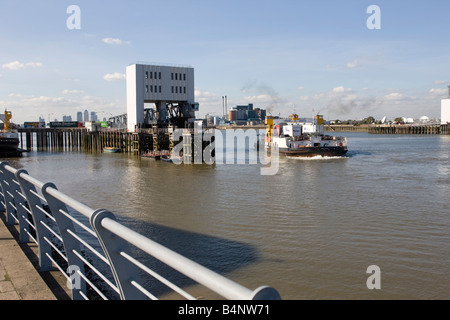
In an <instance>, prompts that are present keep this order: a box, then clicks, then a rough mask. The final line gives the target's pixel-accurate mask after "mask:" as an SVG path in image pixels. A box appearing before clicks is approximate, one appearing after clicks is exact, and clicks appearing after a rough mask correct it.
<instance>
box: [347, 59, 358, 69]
mask: <svg viewBox="0 0 450 320" xmlns="http://www.w3.org/2000/svg"><path fill="white" fill-rule="evenodd" d="M346 67H347V68H349V69H353V68H357V67H359V61H358V59H355V60H353V61H351V62H349V63H347V64H346Z"/></svg>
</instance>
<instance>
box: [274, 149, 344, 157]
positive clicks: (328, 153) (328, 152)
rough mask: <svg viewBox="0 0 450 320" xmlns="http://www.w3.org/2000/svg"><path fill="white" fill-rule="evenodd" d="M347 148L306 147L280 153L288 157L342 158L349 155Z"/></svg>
mask: <svg viewBox="0 0 450 320" xmlns="http://www.w3.org/2000/svg"><path fill="white" fill-rule="evenodd" d="M347 151H348V150H347V148H345V147H305V148H298V149H278V153H279V154H280V155H283V156H288V157H316V156H322V157H342V156H345V155H346V154H347Z"/></svg>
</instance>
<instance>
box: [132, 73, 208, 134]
mask: <svg viewBox="0 0 450 320" xmlns="http://www.w3.org/2000/svg"><path fill="white" fill-rule="evenodd" d="M126 83H127V85H126V87H127V128H128V131H130V132H134V131H136V129H137V128H141V127H146V125H150V123H149V119H146V112H145V110H144V104H146V103H153V104H154V105H155V108H154V112H152V113H151V117H152V118H153V119H152V120H153V121H154V122H153V125H157V126H159V127H164V126H168V125H173V126H176V127H182V128H183V127H187V123H188V122H189V120H190V119H193V118H195V112H196V111H198V109H199V107H198V103H196V102H195V95H194V69H193V68H191V67H188V66H181V67H180V66H161V65H147V64H133V65H130V66H128V67H127V69H126ZM148 114H149V113H147V115H148Z"/></svg>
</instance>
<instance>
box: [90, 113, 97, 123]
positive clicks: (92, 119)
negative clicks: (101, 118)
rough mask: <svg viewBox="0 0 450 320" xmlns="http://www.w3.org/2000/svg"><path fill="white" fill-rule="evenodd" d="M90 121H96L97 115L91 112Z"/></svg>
mask: <svg viewBox="0 0 450 320" xmlns="http://www.w3.org/2000/svg"><path fill="white" fill-rule="evenodd" d="M91 121H97V113H95V112H94V111H92V112H91Z"/></svg>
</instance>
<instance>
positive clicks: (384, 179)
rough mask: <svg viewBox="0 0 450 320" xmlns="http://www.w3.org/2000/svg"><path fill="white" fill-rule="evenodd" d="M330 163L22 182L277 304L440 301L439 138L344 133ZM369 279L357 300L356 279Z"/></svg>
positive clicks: (444, 212)
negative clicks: (41, 186)
mask: <svg viewBox="0 0 450 320" xmlns="http://www.w3.org/2000/svg"><path fill="white" fill-rule="evenodd" d="M346 136H347V137H348V140H349V149H350V151H349V153H348V155H347V157H345V158H337V159H334V158H332V159H309V160H298V159H288V158H281V159H280V167H279V170H278V173H277V174H276V175H274V176H262V175H261V174H260V172H261V171H260V166H259V165H250V164H223V165H220V164H215V165H208V164H203V165H175V164H170V163H165V162H158V161H152V160H150V159H139V158H136V157H134V156H129V155H124V154H84V153H32V154H29V155H28V156H27V157H24V158H22V159H20V160H18V165H20V166H23V167H24V168H26V169H27V170H28V172H29V173H30V174H32V175H33V176H35V177H36V178H38V179H40V180H42V181H52V182H54V183H55V184H56V185H57V186H58V188H59V189H60V190H61V191H63V192H67V193H70V194H71V195H72V196H73V197H74V198H75V199H79V200H80V201H82V202H85V203H86V204H88V205H90V206H91V207H94V208H97V207H103V208H106V209H109V210H111V211H112V212H114V213H116V214H117V215H118V216H120V217H121V219H123V221H125V223H128V224H129V225H130V226H131V227H132V228H134V229H135V230H138V231H139V232H142V233H144V234H147V235H148V236H150V237H153V238H155V239H157V241H158V242H160V243H162V244H165V245H167V246H169V247H173V248H174V249H176V250H180V251H182V252H183V253H184V254H187V255H188V256H189V257H191V258H193V259H194V260H196V261H199V262H201V263H202V264H205V265H207V266H209V267H211V268H212V269H214V270H216V271H218V272H220V273H223V274H225V275H226V276H228V277H230V278H232V279H233V280H235V281H237V282H239V283H241V284H243V285H245V286H247V287H249V288H256V287H258V286H260V285H263V284H265V285H270V286H273V287H274V288H276V289H277V290H279V292H280V293H281V295H282V297H283V298H284V299H365V298H368V299H372V298H373V299H397V298H398V299H407V298H413V299H415V298H419V299H436V298H437V299H448V298H450V295H449V291H448V288H449V287H450V276H449V274H448V261H449V260H448V256H449V255H450V249H449V246H448V243H449V240H450V235H449V232H448V230H449V229H450V228H449V227H450V217H449V214H448V194H449V192H450V184H449V172H450V168H449V161H448V158H449V151H450V139H449V137H439V136H400V135H397V136H387V135H384V136H381V135H380V136H377V135H368V134H364V133H348V134H346ZM370 265H378V266H379V267H380V269H381V281H382V286H381V290H369V289H367V286H366V280H367V278H368V276H369V274H366V270H367V267H368V266H370Z"/></svg>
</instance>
